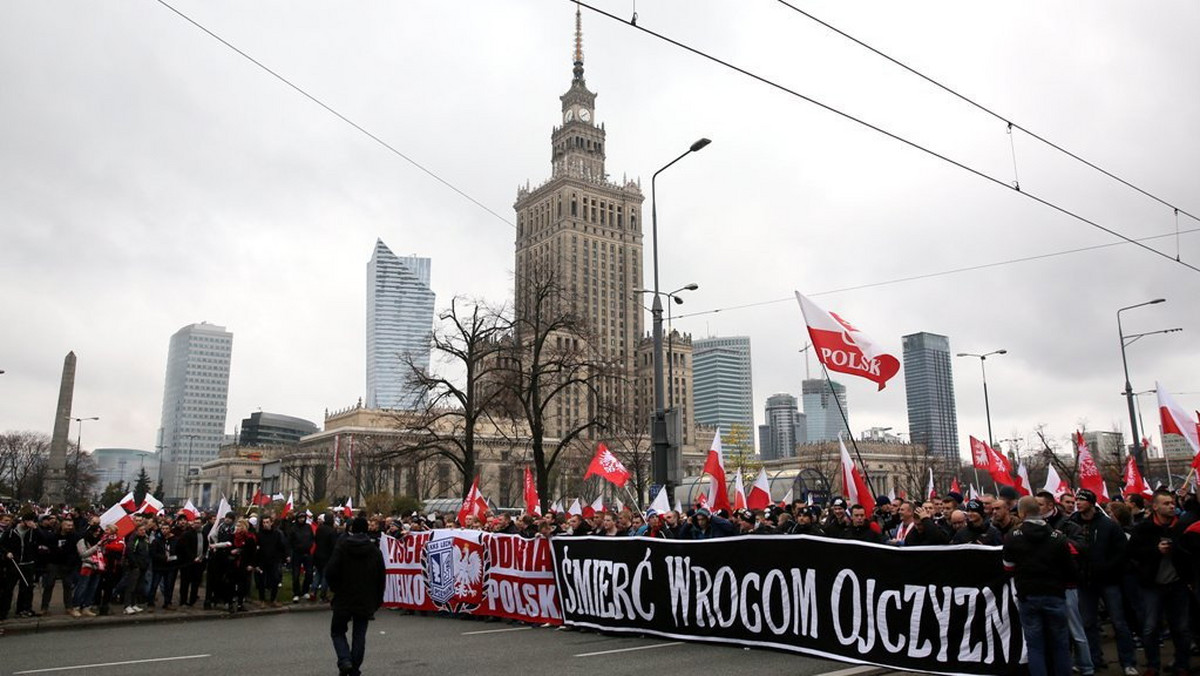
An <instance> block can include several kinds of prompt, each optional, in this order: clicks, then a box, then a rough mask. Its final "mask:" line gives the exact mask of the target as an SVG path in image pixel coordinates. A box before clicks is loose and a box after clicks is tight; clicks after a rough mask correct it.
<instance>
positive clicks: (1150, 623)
mask: <svg viewBox="0 0 1200 676" xmlns="http://www.w3.org/2000/svg"><path fill="white" fill-rule="evenodd" d="M1190 600H1191V593H1190V592H1188V588H1187V585H1185V584H1184V583H1183V581H1181V580H1177V581H1175V582H1172V583H1171V584H1159V585H1155V586H1153V587H1142V601H1143V603H1144V605H1145V609H1146V622H1145V624H1143V625H1142V648H1143V649H1144V650H1145V651H1146V666H1147V667H1149V668H1151V669H1161V668H1162V664H1161V662H1162V658H1161V656H1160V654H1159V652H1160V651H1159V646H1158V631H1159V628H1160V627H1161V626H1162V620H1163V615H1166V620H1167V628H1168V629H1170V631H1171V643H1173V644H1175V665H1174V666H1175V668H1176V669H1187V668H1188V661H1189V660H1188V657H1189V655H1188V651H1189V650H1190V648H1191V645H1192V639H1191V637H1190V636H1189V635H1188V602H1189V601H1190Z"/></svg>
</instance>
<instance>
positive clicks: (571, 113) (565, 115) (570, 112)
mask: <svg viewBox="0 0 1200 676" xmlns="http://www.w3.org/2000/svg"><path fill="white" fill-rule="evenodd" d="M573 119H575V111H574V110H568V111H567V112H565V113H563V121H564V122H570V121H571V120H573Z"/></svg>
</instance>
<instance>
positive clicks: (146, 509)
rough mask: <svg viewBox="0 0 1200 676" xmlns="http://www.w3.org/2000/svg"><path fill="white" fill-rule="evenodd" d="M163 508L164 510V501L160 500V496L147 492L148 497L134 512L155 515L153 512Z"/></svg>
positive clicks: (155, 512) (156, 512)
mask: <svg viewBox="0 0 1200 676" xmlns="http://www.w3.org/2000/svg"><path fill="white" fill-rule="evenodd" d="M162 510H163V503H161V502H159V501H158V498H156V497H154V496H153V495H151V494H149V493H147V494H146V499H145V500H143V501H142V506H141V507H138V509H137V511H136V512H134V514H148V515H153V514H158V513H159V512H161V511H162Z"/></svg>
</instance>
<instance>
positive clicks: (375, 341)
mask: <svg viewBox="0 0 1200 676" xmlns="http://www.w3.org/2000/svg"><path fill="white" fill-rule="evenodd" d="M429 268H430V261H429V259H428V258H417V257H415V256H410V257H401V256H397V255H396V254H394V253H392V250H391V249H389V248H388V247H387V245H386V244H384V243H383V240H381V239H377V240H375V251H374V252H373V253H372V254H371V260H370V261H369V262H368V263H367V408H388V409H396V410H405V411H412V410H416V409H418V408H420V407H421V405H422V403H423V399H422V396H421V394H420V393H419V392H417V391H416V390H414V389H413V388H412V387H411V386H410V385H409V374H410V373H411V371H410V369H409V367H408V365H407V364H406V363H405V358H406V357H410V358H411V359H412V362H413V364H415V365H416V366H419V367H421V368H423V369H428V368H429V336H430V332H431V331H432V330H433V303H434V300H435V295H434V293H433V291H432V290H431V289H430V288H429Z"/></svg>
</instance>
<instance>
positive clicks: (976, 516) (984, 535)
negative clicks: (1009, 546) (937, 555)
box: [950, 500, 1004, 547]
mask: <svg viewBox="0 0 1200 676" xmlns="http://www.w3.org/2000/svg"><path fill="white" fill-rule="evenodd" d="M995 504H1000V505H1003V504H1004V503H1003V501H997V502H996V503H995ZM962 511H963V512H964V513H965V514H966V516H967V525H966V527H965V528H961V529H958V530H956V531H954V536H953V537H952V538H951V539H950V544H952V545H988V546H997V547H998V546H1000V545H1001V544H1003V543H1004V541H1003V539H1002V537H1001V535H1000V531H998V530H996V527H995V526H993V525H992V524H990V523H988V520H987V518H986V511H985V508H984V506H983V503H982V502H980V501H978V500H968V501H967V504H965V505H963V508H962Z"/></svg>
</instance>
